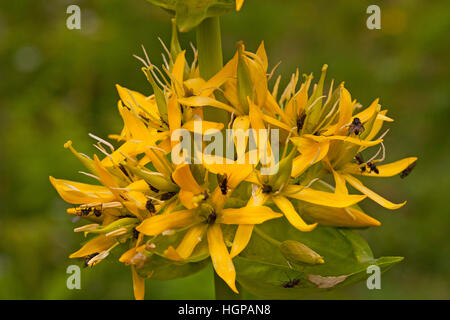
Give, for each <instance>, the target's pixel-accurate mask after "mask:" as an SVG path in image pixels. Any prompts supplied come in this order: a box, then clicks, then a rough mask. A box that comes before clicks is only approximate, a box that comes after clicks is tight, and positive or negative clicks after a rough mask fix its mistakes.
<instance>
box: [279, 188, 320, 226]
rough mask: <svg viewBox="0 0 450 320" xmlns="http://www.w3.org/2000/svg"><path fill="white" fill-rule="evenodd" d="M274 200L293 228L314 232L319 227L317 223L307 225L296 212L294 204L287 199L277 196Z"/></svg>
mask: <svg viewBox="0 0 450 320" xmlns="http://www.w3.org/2000/svg"><path fill="white" fill-rule="evenodd" d="M272 199H273V202H275V204H276V205H277V207H278V208H280V210H281V211H282V212H283V213H284V216H285V217H286V219H287V220H288V221H289V223H290V224H291V225H292V226H293V227H295V228H297V229H298V230H300V231H305V232H307V231H311V230H313V229H314V228H315V227H316V226H317V223H314V224H307V223H306V222H305V221H303V219H302V218H300V216H299V214H298V213H297V211H295V208H294V206H293V205H292V203H291V202H290V201H289V200H288V199H286V198H285V197H282V196H277V197H273V198H272Z"/></svg>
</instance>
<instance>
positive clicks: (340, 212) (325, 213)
mask: <svg viewBox="0 0 450 320" xmlns="http://www.w3.org/2000/svg"><path fill="white" fill-rule="evenodd" d="M302 213H303V214H304V215H305V216H307V217H309V218H312V219H313V220H314V221H316V222H318V223H320V224H321V225H325V226H334V227H348V228H364V227H378V226H380V225H381V223H380V222H379V221H378V220H376V219H374V218H372V217H370V216H368V215H367V214H365V213H364V212H362V211H361V210H359V209H356V208H352V207H347V208H332V207H326V206H318V205H306V206H303V207H302Z"/></svg>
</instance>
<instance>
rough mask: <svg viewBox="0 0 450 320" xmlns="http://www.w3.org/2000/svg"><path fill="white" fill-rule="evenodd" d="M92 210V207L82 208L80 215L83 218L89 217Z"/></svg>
mask: <svg viewBox="0 0 450 320" xmlns="http://www.w3.org/2000/svg"><path fill="white" fill-rule="evenodd" d="M91 210H92V208H91V207H85V208H80V213H81V215H82V216H87V215H89V213H91Z"/></svg>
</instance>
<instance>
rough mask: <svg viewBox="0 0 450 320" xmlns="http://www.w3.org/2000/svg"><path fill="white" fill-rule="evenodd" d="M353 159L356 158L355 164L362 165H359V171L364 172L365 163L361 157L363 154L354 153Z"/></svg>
mask: <svg viewBox="0 0 450 320" xmlns="http://www.w3.org/2000/svg"><path fill="white" fill-rule="evenodd" d="M355 160H356V163H357V164H359V165H362V166H361V167H359V168H360V169H361V172H365V171H366V164H365V163H364V159H363V156H362V155H361V153H357V154H356V156H355Z"/></svg>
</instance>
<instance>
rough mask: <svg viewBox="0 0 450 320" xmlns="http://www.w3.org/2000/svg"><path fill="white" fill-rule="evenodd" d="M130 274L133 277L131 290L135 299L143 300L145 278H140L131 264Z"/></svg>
mask: <svg viewBox="0 0 450 320" xmlns="http://www.w3.org/2000/svg"><path fill="white" fill-rule="evenodd" d="M131 275H132V277H133V292H134V298H135V299H136V300H144V295H145V279H144V278H142V277H141V276H140V275H139V274H138V273H137V272H136V268H135V267H134V266H131Z"/></svg>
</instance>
